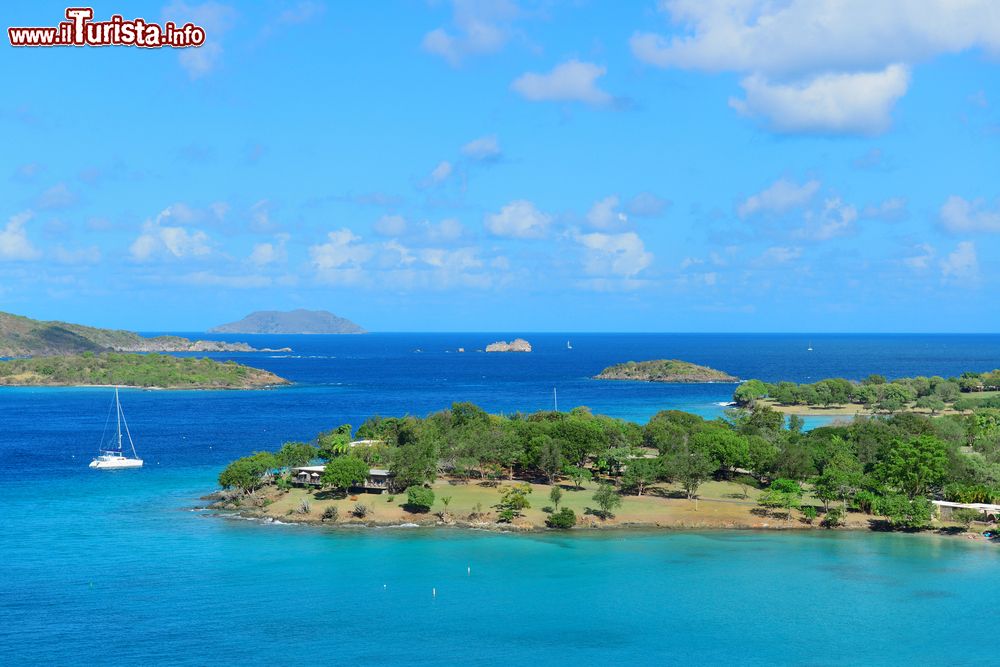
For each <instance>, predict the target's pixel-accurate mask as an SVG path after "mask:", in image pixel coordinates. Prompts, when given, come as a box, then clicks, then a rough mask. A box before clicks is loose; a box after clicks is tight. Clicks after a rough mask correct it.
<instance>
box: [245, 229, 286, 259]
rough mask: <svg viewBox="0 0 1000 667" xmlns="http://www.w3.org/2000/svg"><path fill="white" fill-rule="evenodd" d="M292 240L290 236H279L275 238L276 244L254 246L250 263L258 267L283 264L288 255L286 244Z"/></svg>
mask: <svg viewBox="0 0 1000 667" xmlns="http://www.w3.org/2000/svg"><path fill="white" fill-rule="evenodd" d="M289 238H291V237H290V236H289V235H288V234H278V235H277V236H276V237H275V241H276V243H271V242H265V243H258V244H256V245H254V247H253V251H251V253H250V257H249V259H250V263H251V264H256V265H257V266H267V265H268V264H274V263H276V262H283V261H285V259H287V257H288V254H287V252H286V251H285V244H286V243H287V242H288V239H289Z"/></svg>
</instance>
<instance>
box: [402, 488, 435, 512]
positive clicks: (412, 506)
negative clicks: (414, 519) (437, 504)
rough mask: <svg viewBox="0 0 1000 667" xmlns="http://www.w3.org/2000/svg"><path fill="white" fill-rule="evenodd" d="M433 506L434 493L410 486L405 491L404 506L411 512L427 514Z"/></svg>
mask: <svg viewBox="0 0 1000 667" xmlns="http://www.w3.org/2000/svg"><path fill="white" fill-rule="evenodd" d="M433 504H434V492H433V491H431V490H430V489H425V488H424V487H422V486H411V487H410V488H408V489H407V490H406V505H407V509H408V510H409V511H411V512H427V511H429V510H430V508H431V505H433Z"/></svg>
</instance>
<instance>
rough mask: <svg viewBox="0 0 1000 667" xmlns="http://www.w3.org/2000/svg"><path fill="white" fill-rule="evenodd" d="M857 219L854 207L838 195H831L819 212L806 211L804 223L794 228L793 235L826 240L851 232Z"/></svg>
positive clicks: (814, 239) (812, 239) (813, 239)
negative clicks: (796, 228) (798, 227)
mask: <svg viewBox="0 0 1000 667" xmlns="http://www.w3.org/2000/svg"><path fill="white" fill-rule="evenodd" d="M857 219H858V211H857V209H856V208H854V207H853V206H851V205H849V204H845V203H844V202H843V201H842V200H841V199H840V198H839V197H833V198H832V199H827V200H826V201H825V202H824V203H823V208H822V210H820V211H819V212H813V211H807V212H806V214H805V225H804V226H803V227H801V228H800V229H798V230H796V232H795V236H796V237H798V238H804V239H809V240H811V241H828V240H830V239H832V238H836V237H838V236H846V235H848V234H850V233H852V232H853V231H854V221H855V220H857Z"/></svg>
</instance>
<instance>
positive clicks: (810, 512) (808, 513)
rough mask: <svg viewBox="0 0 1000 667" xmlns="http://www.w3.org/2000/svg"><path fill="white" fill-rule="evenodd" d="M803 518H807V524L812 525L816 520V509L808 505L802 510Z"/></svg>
mask: <svg viewBox="0 0 1000 667" xmlns="http://www.w3.org/2000/svg"><path fill="white" fill-rule="evenodd" d="M802 516H804V517H805V518H806V523H808V524H812V522H813V521H815V520H816V508H815V507H813V506H812V505H806V506H805V507H803V508H802Z"/></svg>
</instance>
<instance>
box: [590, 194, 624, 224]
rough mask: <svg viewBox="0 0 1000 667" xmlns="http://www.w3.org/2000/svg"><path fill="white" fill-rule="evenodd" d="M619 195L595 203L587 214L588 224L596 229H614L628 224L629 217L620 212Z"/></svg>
mask: <svg viewBox="0 0 1000 667" xmlns="http://www.w3.org/2000/svg"><path fill="white" fill-rule="evenodd" d="M618 204H619V199H618V195H611V196H610V197H605V198H604V199H601V200H600V201H596V202H594V205H593V206H591V207H590V211H588V212H587V222H588V223H589V224H590V226H591V227H594V228H596V229H612V228H614V227H617V226H619V225H622V224H624V223H626V222H628V216H627V215H625V214H624V213H622V212H621V211H619V210H618Z"/></svg>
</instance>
